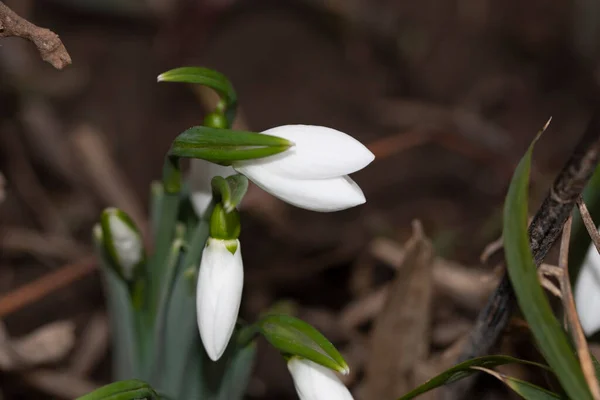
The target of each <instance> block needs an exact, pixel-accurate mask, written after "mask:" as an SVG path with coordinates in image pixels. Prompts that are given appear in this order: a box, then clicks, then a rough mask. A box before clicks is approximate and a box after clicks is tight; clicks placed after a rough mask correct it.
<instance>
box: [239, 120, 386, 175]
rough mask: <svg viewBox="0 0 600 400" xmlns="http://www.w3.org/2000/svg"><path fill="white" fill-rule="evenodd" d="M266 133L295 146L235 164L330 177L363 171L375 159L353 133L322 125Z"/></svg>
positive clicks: (271, 130)
mask: <svg viewBox="0 0 600 400" xmlns="http://www.w3.org/2000/svg"><path fill="white" fill-rule="evenodd" d="M263 133H265V134H268V135H273V136H278V137H282V138H284V139H288V140H290V141H292V142H294V146H293V147H291V148H290V149H289V150H286V151H284V152H283V153H280V154H276V155H274V156H270V157H265V158H261V159H257V160H247V161H238V162H236V163H234V166H236V167H237V166H242V165H243V166H246V167H247V168H256V167H258V166H264V167H265V168H268V169H269V171H270V172H271V173H272V174H276V175H280V176H282V177H287V178H293V179H327V178H333V177H336V176H341V175H348V174H351V173H353V172H356V171H358V170H361V169H363V168H364V167H366V166H367V165H369V164H370V163H371V161H373V160H374V159H375V156H374V155H373V153H371V151H370V150H369V149H367V148H366V147H365V146H364V145H363V144H362V143H360V142H359V141H358V140H356V139H354V138H353V137H352V136H349V135H347V134H345V133H343V132H340V131H337V130H335V129H331V128H326V127H323V126H312V125H285V126H279V127H277V128H272V129H269V130H267V131H264V132H263ZM255 166H256V167H255Z"/></svg>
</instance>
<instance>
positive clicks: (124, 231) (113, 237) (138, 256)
mask: <svg viewBox="0 0 600 400" xmlns="http://www.w3.org/2000/svg"><path fill="white" fill-rule="evenodd" d="M100 220H101V227H102V235H101V237H102V241H103V245H104V249H105V250H106V254H107V256H108V258H109V260H110V263H111V265H112V267H113V268H114V270H115V271H116V272H117V274H118V275H119V276H121V278H122V279H124V280H125V281H127V282H131V281H133V280H135V279H136V278H137V276H138V275H139V273H140V266H141V265H142V263H143V261H144V258H145V255H144V246H143V242H142V237H141V234H140V232H139V230H138V229H137V227H136V226H135V224H134V222H133V221H132V220H131V218H130V217H129V216H128V215H127V214H126V213H124V212H123V211H121V210H119V209H116V208H108V209H106V210H104V212H103V213H102V216H101V218H100ZM98 236H99V235H98Z"/></svg>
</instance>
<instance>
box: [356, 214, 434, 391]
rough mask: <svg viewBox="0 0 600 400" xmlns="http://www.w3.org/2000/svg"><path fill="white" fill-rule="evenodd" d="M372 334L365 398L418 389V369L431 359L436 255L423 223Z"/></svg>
mask: <svg viewBox="0 0 600 400" xmlns="http://www.w3.org/2000/svg"><path fill="white" fill-rule="evenodd" d="M404 252H405V256H404V259H403V260H402V263H401V264H400V265H399V268H398V273H397V275H396V277H395V279H394V280H393V282H392V283H391V285H390V287H389V294H388V297H387V301H386V304H385V306H384V308H383V310H382V312H381V313H380V314H379V315H378V316H377V318H376V319H375V322H374V327H373V331H372V333H371V346H370V350H371V355H370V357H369V360H368V361H367V365H366V376H365V388H364V390H365V392H364V394H365V398H368V399H385V398H394V397H395V396H396V397H397V396H398V395H400V394H402V393H404V392H406V391H407V390H408V389H410V388H411V387H412V386H413V385H414V382H413V380H414V377H413V374H414V366H415V364H417V363H418V362H420V361H422V360H425V359H427V358H428V356H429V342H430V340H429V336H430V329H431V303H432V297H433V296H432V295H433V280H432V277H433V265H434V253H433V248H432V245H431V242H430V241H429V240H428V239H427V238H425V236H424V234H423V229H422V227H421V224H420V223H419V222H415V223H413V236H412V238H411V239H410V240H409V241H408V242H407V244H406V246H405V249H404Z"/></svg>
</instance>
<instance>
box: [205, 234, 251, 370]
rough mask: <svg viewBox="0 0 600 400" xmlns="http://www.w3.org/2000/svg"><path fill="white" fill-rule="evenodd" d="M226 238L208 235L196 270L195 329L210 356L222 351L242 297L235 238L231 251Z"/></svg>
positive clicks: (239, 262)
mask: <svg viewBox="0 0 600 400" xmlns="http://www.w3.org/2000/svg"><path fill="white" fill-rule="evenodd" d="M227 242H228V241H225V240H219V239H213V238H209V239H208V242H207V247H206V248H205V249H204V252H203V253H202V260H201V261H200V270H199V271H198V287H197V292H196V312H197V317H198V329H199V330H200V337H201V339H202V343H203V344H204V348H205V349H206V352H207V353H208V356H209V357H210V359H211V360H213V361H216V360H218V359H219V358H221V356H222V355H223V352H224V351H225V348H226V347H227V343H229V339H230V338H231V335H232V333H233V329H234V328H235V324H236V321H237V317H238V312H239V310H240V302H241V300H242V288H243V284H244V268H243V265H242V255H241V247H240V243H239V241H238V240H235V241H230V242H236V244H237V250H236V251H235V254H231V252H230V251H229V250H228V249H227V247H226V244H227Z"/></svg>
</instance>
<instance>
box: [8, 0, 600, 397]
mask: <svg viewBox="0 0 600 400" xmlns="http://www.w3.org/2000/svg"><path fill="white" fill-rule="evenodd" d="M5 3H6V4H7V5H8V6H9V7H11V8H12V9H13V10H14V11H15V12H17V13H19V14H20V15H21V16H23V17H25V18H27V19H29V20H30V21H32V22H34V23H36V24H37V25H41V26H44V27H47V28H50V29H52V30H53V31H55V32H56V33H58V34H59V35H60V37H61V39H62V40H63V42H64V44H65V46H66V48H67V49H68V51H69V53H70V54H71V57H72V59H73V65H72V66H69V67H68V68H66V69H65V70H63V71H57V70H54V69H53V68H52V67H51V66H49V65H48V64H45V63H44V62H43V61H42V60H41V59H40V58H39V55H38V54H37V52H36V49H35V47H34V46H33V45H32V44H31V43H29V42H26V41H24V40H22V39H18V38H7V39H0V173H1V174H2V176H3V178H2V182H3V183H2V184H0V199H1V200H0V201H1V203H0V318H1V321H2V324H1V325H0V371H1V373H0V391H1V392H2V396H3V397H2V398H4V399H61V398H65V399H66V398H73V397H75V396H77V395H80V394H81V393H83V392H85V391H87V390H90V389H92V388H94V387H95V386H97V385H99V384H103V383H106V382H108V381H109V380H110V351H109V341H110V332H109V327H108V325H107V322H106V314H105V306H104V298H103V294H102V286H101V280H100V277H99V274H98V272H97V270H96V268H95V263H94V260H93V257H92V258H90V256H91V255H92V249H91V240H90V238H91V234H90V229H91V227H92V226H93V224H94V223H95V222H96V220H97V218H98V216H99V213H100V212H101V210H102V209H103V208H104V207H107V206H110V205H117V206H119V207H122V208H124V209H125V210H127V211H129V212H130V213H131V214H132V215H133V216H134V218H136V219H137V220H138V222H139V223H140V224H142V225H143V224H144V223H145V218H146V217H145V215H146V212H147V206H148V197H149V196H148V194H149V185H150V183H151V181H153V180H156V179H158V178H160V172H161V167H162V158H163V156H164V154H165V152H166V151H167V149H168V147H169V144H170V142H171V140H172V139H173V138H174V137H175V136H176V135H177V134H178V133H180V132H181V131H183V130H185V129H186V128H188V127H190V126H192V125H197V124H200V123H201V121H202V119H203V116H204V115H205V113H206V111H207V109H209V108H208V107H207V105H209V104H210V99H209V98H207V96H206V92H202V91H199V90H197V89H195V88H193V87H191V86H187V85H181V84H165V83H161V84H158V83H157V82H156V76H157V75H158V74H160V73H161V72H163V71H166V70H168V69H171V68H175V67H179V66H192V65H194V66H207V67H212V68H215V69H217V70H219V71H221V72H223V73H225V74H226V75H227V76H228V77H229V78H230V79H231V81H232V82H233V84H234V86H235V88H236V90H237V92H238V94H239V99H240V105H241V108H240V110H241V115H242V118H241V120H239V121H238V124H239V125H238V126H240V127H245V128H247V129H251V130H255V131H261V130H265V129H268V128H270V127H273V126H277V125H283V124H292V123H305V124H315V125H325V126H330V127H333V128H336V129H339V130H342V131H344V132H347V133H348V134H350V135H352V136H354V137H356V138H357V139H359V140H360V141H362V142H363V143H365V144H366V145H368V146H369V147H370V148H371V150H372V151H373V152H374V153H375V154H376V156H377V158H376V160H375V162H374V163H373V164H372V165H370V166H369V167H368V168H366V169H365V170H363V171H360V172H358V173H357V174H355V175H354V178H355V180H356V181H357V182H358V183H359V185H360V186H361V187H362V189H363V190H364V192H365V194H366V197H367V199H368V201H367V203H366V204H365V205H363V206H361V207H357V208H355V209H351V210H347V211H343V212H339V213H335V214H316V213H311V212H308V211H303V210H298V209H294V208H292V207H290V206H288V205H285V204H283V203H281V202H279V201H277V200H275V199H273V198H272V197H271V196H269V195H268V194H266V193H264V192H262V191H260V190H258V189H257V188H254V189H252V190H251V192H250V195H249V196H248V198H247V199H246V201H245V203H244V205H243V233H242V237H241V240H242V242H243V243H244V260H245V266H246V277H247V279H246V286H245V292H244V301H243V304H242V310H241V314H242V316H243V317H244V318H246V319H248V320H252V319H253V318H255V317H256V315H257V314H258V313H260V312H261V311H264V310H265V309H267V308H268V307H269V306H271V305H273V304H274V303H275V302H278V301H282V300H284V301H286V305H287V306H288V307H291V309H292V310H293V311H294V312H295V313H297V315H299V316H300V317H302V318H304V319H305V320H307V321H309V322H310V323H312V324H314V325H315V326H317V327H319V329H321V330H322V331H323V332H324V333H325V334H326V335H327V336H328V337H330V339H332V341H333V342H334V343H335V344H336V345H337V346H338V347H339V348H340V349H341V350H342V352H343V353H344V355H345V356H346V357H347V360H348V362H349V364H350V365H351V366H352V368H353V373H352V374H351V375H350V376H349V377H347V378H346V383H347V384H348V385H349V386H350V387H351V388H352V389H353V391H354V393H355V394H356V398H357V399H363V400H379V399H380V398H387V399H393V398H396V397H398V396H399V395H400V394H402V393H403V392H405V391H407V390H408V389H410V388H412V387H414V386H415V385H416V384H418V383H419V382H422V381H424V380H426V379H428V378H429V377H431V376H432V375H433V374H434V373H436V372H440V371H441V370H443V369H444V368H445V367H449V366H450V365H452V363H453V362H454V359H455V357H456V355H457V354H458V351H459V350H460V344H461V343H462V342H461V341H462V340H463V338H464V337H465V335H466V333H467V332H468V330H469V329H470V327H471V324H472V322H473V319H474V318H475V316H476V315H477V312H478V310H479V309H480V308H481V306H482V304H484V302H485V299H486V297H487V295H488V294H489V293H490V291H491V290H492V289H493V287H494V284H495V282H496V281H497V279H498V271H497V270H495V269H494V266H493V263H491V264H490V263H488V264H490V265H484V263H481V262H480V258H479V256H480V254H481V252H482V251H483V249H484V248H485V246H486V245H487V244H488V243H491V242H493V241H494V240H495V239H497V238H498V237H499V235H500V230H501V229H500V228H501V206H502V201H503V198H504V195H505V191H506V188H507V184H508V181H509V179H510V176H511V174H512V171H513V168H514V166H515V165H516V163H517V161H518V159H519V158H520V156H521V155H522V154H523V152H524V151H525V149H526V147H527V146H528V144H529V143H530V141H531V140H532V138H533V137H534V135H535V133H536V132H537V131H538V130H539V129H540V128H541V127H542V126H543V125H544V124H545V123H546V121H547V120H548V119H549V118H550V117H553V120H552V123H551V125H550V127H549V129H548V131H547V132H546V134H545V135H544V137H543V139H542V140H541V141H540V143H539V145H538V147H537V148H536V152H535V161H534V170H533V181H532V207H537V205H538V204H539V201H540V200H541V198H542V197H543V195H544V194H545V193H546V191H547V190H548V187H549V184H550V183H551V182H552V180H553V179H554V176H555V175H556V173H557V172H558V170H559V169H560V167H561V166H562V164H563V163H564V161H565V159H566V158H567V157H568V155H569V154H570V151H571V150H572V148H573V147H574V144H575V143H576V141H577V139H578V137H579V135H580V134H581V133H582V132H583V129H584V127H585V124H586V122H587V120H588V118H589V115H590V112H591V110H592V107H593V105H594V99H595V98H596V91H597V80H596V79H597V78H598V70H597V66H598V57H599V55H600V3H598V2H596V1H594V0H575V1H567V0H530V1H517V0H421V1H412V0H403V1H401V0H395V1H394V0H322V1H318V0H294V1H292V0H285V1H284V0H271V1H266V0H254V1H251V0H238V1H236V0H12V1H5ZM414 220H419V221H420V222H421V224H422V227H423V231H424V234H425V235H426V236H427V237H428V238H429V240H431V242H432V246H433V249H434V253H435V257H436V258H435V263H434V264H435V265H433V267H432V268H431V271H430V273H429V274H421V275H419V276H418V277H417V278H415V279H413V280H410V279H409V278H406V279H409V280H408V281H410V282H412V284H411V285H409V289H410V290H409V289H407V290H406V292H405V293H399V294H398V293H396V294H395V297H394V299H395V300H394V304H400V305H402V304H406V305H407V308H406V309H404V308H403V307H401V306H400V309H401V310H399V309H398V307H396V308H395V309H394V310H390V308H389V307H387V306H388V305H389V304H391V303H392V301H391V300H390V297H392V295H391V294H390V293H389V292H390V290H387V289H385V288H388V287H390V286H389V285H390V282H392V283H393V282H395V280H397V279H399V276H400V275H401V274H402V268H403V262H402V257H403V255H404V253H405V248H404V243H405V241H406V240H407V239H408V238H409V237H410V236H411V234H412V233H413V224H412V223H413V221H414ZM422 293H426V294H427V295H426V298H423V297H422ZM398 296H400V297H398ZM402 296H404V297H402ZM415 296H416V297H415ZM419 296H421V297H419ZM415 299H419V300H418V301H415ZM394 313H397V314H401V315H404V317H405V319H403V320H402V321H404V322H403V323H396V324H394V323H383V322H381V321H388V322H389V318H391V317H390V315H392V316H393V315H394ZM406 313H408V317H407V316H406V315H407V314H406ZM190 318H193V316H190ZM392 320H393V318H392ZM406 321H411V322H410V323H406ZM378 326H379V329H378ZM519 327H521V328H519ZM40 328H43V329H44V330H43V332H42V333H40V331H39V329H40ZM377 329H378V334H377V337H379V338H385V340H383V342H385V343H387V346H388V347H386V349H387V350H386V351H385V352H383V353H382V352H381V348H380V346H381V344H380V342H379V341H377V340H374V339H373V337H374V336H375V335H374V333H373V332H374V331H375V330H377ZM32 332H37V333H36V334H35V335H37V336H35V335H34V336H33V339H32V336H28V335H30V334H31V333H32ZM381 335H383V336H381ZM40 338H41V339H40ZM523 342H525V343H527V337H526V335H525V334H524V332H523V329H522V324H520V323H519V321H518V320H517V321H516V322H514V323H513V324H512V325H511V328H510V329H509V332H508V334H507V335H506V337H505V339H504V340H503V342H502V343H501V344H500V346H501V348H500V350H499V351H502V352H505V353H510V354H522V353H523V352H525V353H527V351H528V350H527V349H523V347H528V346H523ZM378 346H379V348H378ZM15 348H17V349H18V350H19V352H24V353H22V354H25V357H26V358H27V357H30V358H27V359H25V360H22V359H21V358H20V357H18V356H15V354H14V349H15ZM529 351H530V350H529ZM19 354H21V353H19ZM375 354H378V355H381V354H383V356H382V357H387V358H389V359H388V360H382V359H379V358H378V359H375V357H374V355H375ZM377 357H379V356H377ZM378 363H379V364H380V365H384V366H388V367H387V368H388V369H387V372H386V371H381V368H379V369H380V370H378V367H377V365H378ZM390 365H392V366H393V368H392V367H389V366H390ZM390 368H391V369H390ZM511 368H512V369H511V370H510V371H509V372H510V373H511V374H513V375H518V376H522V377H528V378H531V379H536V377H535V376H533V378H532V377H531V373H530V372H529V371H527V370H524V369H523V368H522V367H521V368H515V367H511ZM386 374H387V376H390V377H392V378H391V379H393V380H394V384H393V385H392V384H390V383H389V382H383V383H382V382H381V376H383V375H386ZM378 379H379V381H378ZM383 381H385V379H383ZM375 388H376V389H375ZM374 393H378V394H377V395H374ZM473 393H474V394H472V396H474V397H471V398H486V399H487V398H489V399H494V398H509V396H511V395H510V394H509V393H508V392H506V391H505V390H504V389H503V388H502V387H501V385H500V384H498V383H496V382H494V381H493V380H491V379H484V380H483V383H480V384H479V385H478V386H477V387H476V388H475V392H473ZM383 394H385V396H384V395H383ZM294 398H296V397H295V394H294V390H293V385H292V382H291V379H290V378H289V376H288V373H287V370H286V368H285V363H284V362H283V360H282V359H281V357H279V355H278V354H276V353H275V352H274V351H273V350H272V349H270V348H269V347H268V346H267V345H265V343H261V344H260V346H259V357H258V359H257V365H256V370H255V373H254V375H253V378H252V380H251V384H250V386H249V388H248V399H256V400H258V399H265V400H266V399H281V400H285V399H294Z"/></svg>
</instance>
